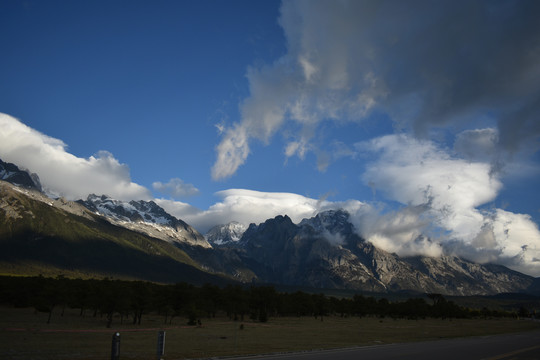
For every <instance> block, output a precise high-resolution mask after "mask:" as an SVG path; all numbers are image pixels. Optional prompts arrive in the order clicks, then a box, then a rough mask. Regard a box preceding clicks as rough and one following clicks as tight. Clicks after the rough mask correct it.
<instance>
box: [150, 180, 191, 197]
mask: <svg viewBox="0 0 540 360" xmlns="http://www.w3.org/2000/svg"><path fill="white" fill-rule="evenodd" d="M152 187H153V188H154V190H157V191H159V192H161V193H163V194H167V195H169V196H171V197H173V198H184V197H189V196H194V195H198V194H199V189H197V188H196V187H195V186H194V185H193V184H186V183H185V182H184V181H183V180H182V179H179V178H173V179H171V180H169V182H168V183H166V184H164V183H162V182H160V181H156V182H154V183H152Z"/></svg>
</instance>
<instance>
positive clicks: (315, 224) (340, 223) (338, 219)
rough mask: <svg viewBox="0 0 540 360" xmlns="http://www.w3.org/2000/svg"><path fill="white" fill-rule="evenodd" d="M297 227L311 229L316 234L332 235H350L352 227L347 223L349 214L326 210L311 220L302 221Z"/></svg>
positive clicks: (341, 211)
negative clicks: (326, 233)
mask: <svg viewBox="0 0 540 360" xmlns="http://www.w3.org/2000/svg"><path fill="white" fill-rule="evenodd" d="M299 226H301V227H307V226H309V227H311V228H312V229H313V230H314V231H315V232H316V233H325V232H328V233H330V234H332V235H335V234H340V235H344V236H346V235H350V234H352V233H353V225H352V224H351V223H350V222H349V213H348V212H347V211H345V210H328V211H323V212H320V213H318V214H317V215H316V216H315V217H312V218H311V219H303V220H302V221H301V222H300V224H299Z"/></svg>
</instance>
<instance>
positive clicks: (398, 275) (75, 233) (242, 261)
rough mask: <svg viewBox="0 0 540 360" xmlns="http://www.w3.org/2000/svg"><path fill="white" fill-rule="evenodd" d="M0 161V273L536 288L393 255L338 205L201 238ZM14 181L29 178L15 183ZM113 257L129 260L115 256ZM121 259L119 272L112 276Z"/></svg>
mask: <svg viewBox="0 0 540 360" xmlns="http://www.w3.org/2000/svg"><path fill="white" fill-rule="evenodd" d="M0 161H1V160H0ZM5 164H6V163H3V162H2V163H0V165H1V167H0V175H2V178H3V179H4V180H7V181H4V180H0V225H2V226H1V228H0V248H1V249H0V250H2V249H3V250H2V254H1V255H0V267H1V268H2V269H4V270H5V269H8V270H5V271H8V272H9V271H10V270H9V269H10V268H11V269H15V268H17V269H19V270H17V271H24V268H23V267H21V266H20V265H21V264H30V263H31V262H36V263H42V264H47V263H48V264H49V265H50V266H51V268H54V269H57V271H67V272H69V271H71V270H73V271H75V272H77V267H82V266H83V265H84V266H86V267H87V268H88V269H90V270H88V271H94V272H95V271H97V272H98V273H99V271H102V272H103V273H107V272H108V271H109V272H111V273H115V274H122V273H124V275H123V276H132V277H134V278H144V279H150V278H151V279H152V280H153V281H171V279H186V277H187V278H188V279H189V277H193V279H202V278H207V279H214V280H217V281H224V279H226V278H227V279H230V281H239V282H242V283H271V284H279V285H283V286H299V287H313V288H328V289H349V290H358V291H369V292H394V291H416V292H424V293H425V292H434V293H443V294H447V295H489V294H496V293H504V292H527V291H533V292H535V293H536V292H540V290H538V289H539V288H540V287H539V285H538V284H539V281H540V280H539V279H538V278H533V277H531V276H528V275H525V274H521V273H519V272H517V271H513V270H510V269H508V268H506V267H504V266H501V265H494V264H483V265H482V264H477V263H473V262H471V261H467V260H465V259H462V258H458V257H455V256H450V255H446V256H441V257H438V258H432V257H426V256H412V257H399V256H398V255H396V254H390V253H388V252H385V251H383V250H381V249H378V248H376V247H375V246H374V245H373V244H372V243H370V242H368V241H366V240H365V239H363V238H362V237H361V236H359V235H358V233H357V231H356V229H355V228H354V226H353V225H352V223H351V222H350V221H349V214H348V213H347V212H346V211H344V210H330V211H325V212H321V213H319V214H317V215H315V216H314V217H312V218H309V219H303V220H302V221H300V222H299V223H298V224H294V223H293V222H292V220H291V219H290V218H289V217H288V216H287V215H278V216H276V217H274V218H272V219H267V220H266V221H264V222H262V223H260V224H250V225H249V226H248V227H247V228H246V227H245V226H243V225H241V224H239V223H230V224H225V225H219V226H216V227H215V228H214V229H213V232H212V231H209V232H208V233H207V234H205V236H203V235H201V234H200V233H199V232H198V231H197V230H195V229H194V228H192V227H191V226H190V225H189V224H187V223H185V222H184V221H182V220H180V219H177V218H175V217H174V216H172V215H170V214H168V213H167V212H166V211H165V210H164V209H163V208H161V207H160V206H158V205H157V204H156V203H155V202H153V201H144V200H138V201H129V202H126V201H119V200H114V199H112V198H110V197H108V196H106V195H100V196H98V195H94V194H90V195H89V196H88V197H87V199H86V200H79V201H77V202H72V201H68V200H66V199H63V198H58V199H52V198H49V197H48V196H47V195H46V194H44V193H43V192H41V190H40V188H39V187H38V186H37V185H36V183H35V182H34V180H32V179H33V177H31V176H30V175H29V172H27V171H23V170H20V169H18V168H17V167H16V165H14V164H9V165H7V166H6V165H5ZM17 174H18V175H17ZM24 174H26V175H24ZM14 175H17V176H14ZM21 178H24V179H26V180H30V181H31V183H27V184H26V185H23V184H19V183H17V182H16V181H15V180H17V179H18V180H17V181H20V179H21ZM35 178H37V179H39V178H38V177H37V175H36V176H35ZM10 180H11V182H10ZM13 183H15V184H13ZM36 249H38V250H41V252H40V251H36ZM25 251H26V252H27V253H26V254H25ZM66 254H71V256H68V255H66ZM88 255H94V257H95V258H94V259H91V258H89V257H88ZM122 256H124V257H125V256H127V257H128V258H129V260H125V261H124V262H122V261H119V260H118V257H122ZM47 257H49V259H47ZM100 259H101V260H100ZM100 261H102V262H103V263H102V264H100V263H99V262H100ZM137 261H140V266H138V264H137ZM119 263H120V264H119ZM122 263H125V264H124V265H125V266H126V268H128V269H129V271H127V272H126V271H124V272H122V269H121V264H122ZM28 266H30V265H28ZM44 266H45V265H44ZM92 269H93V270H92ZM96 269H97V270H96ZM98 270H99V271H98ZM12 271H15V270H12ZM83 271H87V270H84V269H83ZM145 271H146V272H147V274H145V273H144V272H145ZM177 272H178V273H177ZM186 274H191V275H189V276H187V275H186Z"/></svg>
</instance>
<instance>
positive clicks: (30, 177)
mask: <svg viewBox="0 0 540 360" xmlns="http://www.w3.org/2000/svg"><path fill="white" fill-rule="evenodd" d="M0 180H4V181H7V182H9V183H12V184H14V185H17V186H22V187H25V188H28V189H34V190H38V191H42V188H41V182H40V181H39V177H38V176H37V174H33V173H30V172H29V171H26V170H22V169H20V168H19V167H18V166H17V165H15V164H12V163H7V162H4V161H2V160H1V159H0Z"/></svg>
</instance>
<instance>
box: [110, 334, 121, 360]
mask: <svg viewBox="0 0 540 360" xmlns="http://www.w3.org/2000/svg"><path fill="white" fill-rule="evenodd" d="M119 359H120V333H118V332H117V333H114V334H113V337H112V347H111V360H119Z"/></svg>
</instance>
